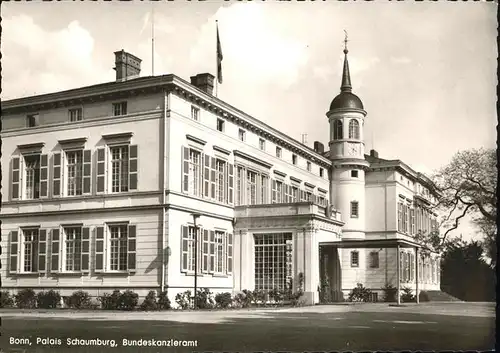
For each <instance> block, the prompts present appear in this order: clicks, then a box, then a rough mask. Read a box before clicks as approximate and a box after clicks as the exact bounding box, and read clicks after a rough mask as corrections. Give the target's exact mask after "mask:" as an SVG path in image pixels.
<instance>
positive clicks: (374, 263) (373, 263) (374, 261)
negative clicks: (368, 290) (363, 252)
mask: <svg viewBox="0 0 500 353" xmlns="http://www.w3.org/2000/svg"><path fill="white" fill-rule="evenodd" d="M378 266H379V257H378V252H377V251H372V252H370V268H378Z"/></svg>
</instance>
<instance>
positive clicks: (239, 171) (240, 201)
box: [235, 166, 245, 206]
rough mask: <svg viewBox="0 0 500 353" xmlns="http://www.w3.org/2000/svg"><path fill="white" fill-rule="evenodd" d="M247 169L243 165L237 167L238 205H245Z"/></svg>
mask: <svg viewBox="0 0 500 353" xmlns="http://www.w3.org/2000/svg"><path fill="white" fill-rule="evenodd" d="M244 172H245V169H244V168H243V167H240V166H238V167H236V200H235V201H236V202H235V204H236V206H240V205H243V203H244V198H243V183H244V182H245V174H244Z"/></svg>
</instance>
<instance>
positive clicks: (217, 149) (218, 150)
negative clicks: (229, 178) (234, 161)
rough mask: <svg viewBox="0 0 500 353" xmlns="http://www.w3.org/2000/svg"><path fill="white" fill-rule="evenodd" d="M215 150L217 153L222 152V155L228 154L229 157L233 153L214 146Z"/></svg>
mask: <svg viewBox="0 0 500 353" xmlns="http://www.w3.org/2000/svg"><path fill="white" fill-rule="evenodd" d="M213 149H214V151H217V152H220V153H224V154H227V155H230V154H231V151H228V150H226V149H224V148H222V147H219V146H215V145H214V146H213Z"/></svg>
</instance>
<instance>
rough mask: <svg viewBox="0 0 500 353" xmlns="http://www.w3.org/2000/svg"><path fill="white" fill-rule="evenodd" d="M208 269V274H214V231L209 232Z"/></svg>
mask: <svg viewBox="0 0 500 353" xmlns="http://www.w3.org/2000/svg"><path fill="white" fill-rule="evenodd" d="M209 262H210V268H209V272H210V273H214V271H215V231H213V230H211V231H210V261H209Z"/></svg>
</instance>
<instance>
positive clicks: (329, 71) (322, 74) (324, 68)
mask: <svg viewBox="0 0 500 353" xmlns="http://www.w3.org/2000/svg"><path fill="white" fill-rule="evenodd" d="M335 71H336V70H335V69H334V68H333V67H332V66H331V65H319V66H316V67H314V68H313V75H314V77H317V78H319V79H322V80H326V81H328V80H329V76H331V75H333V74H334V73H335Z"/></svg>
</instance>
